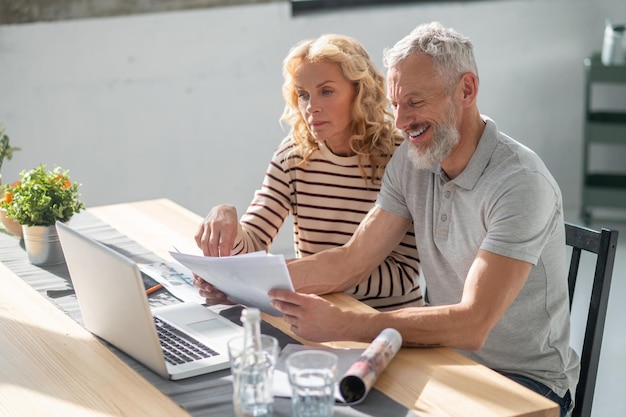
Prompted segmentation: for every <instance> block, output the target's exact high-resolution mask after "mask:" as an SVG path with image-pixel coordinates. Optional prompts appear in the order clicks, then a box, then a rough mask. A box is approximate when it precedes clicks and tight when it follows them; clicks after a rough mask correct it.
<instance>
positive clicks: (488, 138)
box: [434, 115, 498, 190]
mask: <svg viewBox="0 0 626 417" xmlns="http://www.w3.org/2000/svg"><path fill="white" fill-rule="evenodd" d="M481 117H482V118H483V120H484V121H485V130H484V131H483V134H482V136H481V137H480V139H479V141H478V146H477V147H476V150H475V151H474V154H473V155H472V157H471V159H470V161H469V162H468V164H467V166H466V167H465V169H464V170H463V172H461V174H460V175H459V176H458V177H456V178H455V179H454V180H452V182H453V183H455V184H456V185H458V186H459V187H462V188H465V189H467V190H471V189H473V188H474V186H475V185H476V183H477V182H478V180H479V179H480V176H481V175H482V173H483V172H484V171H485V169H486V168H487V165H488V164H489V161H490V160H491V156H492V155H493V152H494V151H495V149H496V145H497V144H498V128H497V126H496V123H495V122H494V121H493V120H491V119H490V118H489V117H487V116H484V115H481ZM434 173H435V174H437V175H439V176H441V177H442V178H443V179H444V180H445V181H449V179H448V176H447V175H446V174H445V172H444V171H443V169H441V165H440V164H437V167H436V168H435V169H434Z"/></svg>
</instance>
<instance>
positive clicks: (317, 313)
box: [268, 289, 352, 342]
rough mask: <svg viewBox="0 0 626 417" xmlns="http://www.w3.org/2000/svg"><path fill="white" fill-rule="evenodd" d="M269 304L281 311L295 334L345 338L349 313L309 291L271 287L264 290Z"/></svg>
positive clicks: (321, 338)
mask: <svg viewBox="0 0 626 417" xmlns="http://www.w3.org/2000/svg"><path fill="white" fill-rule="evenodd" d="M268 295H269V296H270V298H271V299H272V306H273V307H274V308H276V309H277V310H279V311H280V312H281V313H283V314H284V316H283V320H285V322H287V324H290V325H291V331H292V332H294V333H295V334H296V335H298V336H300V337H303V338H305V339H307V340H310V341H313V342H326V341H330V340H333V341H336V340H349V336H348V334H347V332H346V329H347V328H348V327H350V320H351V317H352V316H351V314H349V312H345V311H342V310H341V309H340V308H339V307H337V306H335V305H334V304H332V303H330V302H328V301H326V300H325V299H323V298H321V297H319V296H317V295H311V294H301V293H296V292H292V291H289V290H280V289H273V290H270V291H269V292H268Z"/></svg>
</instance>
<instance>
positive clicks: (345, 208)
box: [233, 138, 424, 310]
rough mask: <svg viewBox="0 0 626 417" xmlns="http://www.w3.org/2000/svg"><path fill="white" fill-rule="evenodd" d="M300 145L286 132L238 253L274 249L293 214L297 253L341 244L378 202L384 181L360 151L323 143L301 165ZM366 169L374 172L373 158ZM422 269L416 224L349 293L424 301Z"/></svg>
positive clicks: (380, 302)
mask: <svg viewBox="0 0 626 417" xmlns="http://www.w3.org/2000/svg"><path fill="white" fill-rule="evenodd" d="M399 144H400V143H398V144H397V146H399ZM294 146H295V144H294V142H293V140H292V139H290V138H286V139H285V140H283V141H282V143H281V144H280V146H279V147H278V148H277V150H276V151H275V153H274V156H273V158H272V161H271V162H270V164H269V166H268V168H267V172H266V174H265V179H264V181H263V185H262V187H261V189H260V190H258V191H257V192H256V193H255V196H254V199H253V200H252V203H251V204H250V207H248V210H247V211H246V213H245V214H244V215H243V216H242V217H241V219H240V223H241V226H242V228H243V234H241V233H240V234H239V235H238V236H237V239H236V240H235V244H234V247H233V254H241V253H248V252H253V251H258V250H264V251H268V250H269V247H270V245H271V244H272V241H273V240H274V238H275V237H276V235H277V234H278V230H279V229H280V227H281V226H282V224H283V222H284V221H285V219H286V218H287V216H288V215H289V214H292V215H293V228H294V230H293V232H294V247H295V253H296V257H304V256H308V255H312V254H315V253H317V252H320V251H322V250H325V249H329V248H333V247H337V246H341V245H343V244H344V243H346V242H347V241H348V240H349V239H350V237H351V236H352V234H353V233H354V231H355V230H356V228H357V226H358V225H359V223H360V222H361V220H362V219H363V218H364V217H365V215H366V214H367V213H368V211H369V210H370V209H371V208H372V207H373V206H374V203H375V201H376V197H377V195H378V191H379V190H380V185H379V184H375V185H372V184H371V183H369V182H368V184H367V185H366V183H365V180H364V179H363V177H362V175H361V171H360V170H359V167H358V159H357V156H350V157H341V156H337V155H335V154H333V153H332V152H330V151H329V149H328V148H326V147H325V146H324V145H323V144H322V145H321V149H320V150H319V151H316V152H315V153H314V154H313V155H312V156H311V157H310V158H309V162H308V163H307V164H304V165H300V166H297V164H298V163H299V162H300V161H301V160H302V158H301V157H300V156H299V155H296V154H294V153H293V152H290V151H291V150H292V149H293V147H294ZM365 172H366V173H367V174H368V175H369V174H370V171H369V164H366V166H365ZM419 272H420V270H419V259H418V254H417V249H416V247H415V235H414V233H413V228H411V229H410V230H409V231H408V232H407V234H406V235H405V237H404V239H403V240H402V242H400V244H399V245H398V246H397V247H396V248H395V250H394V251H393V252H391V253H390V254H389V256H387V258H386V259H385V261H384V262H383V263H382V264H380V265H379V266H378V268H376V269H375V270H374V271H372V273H371V275H370V276H369V277H368V278H367V279H366V280H364V281H363V282H361V283H360V284H359V285H357V286H356V287H355V288H352V289H350V290H347V291H346V293H347V294H350V295H352V296H353V297H355V298H356V299H358V300H361V301H362V302H364V303H366V304H368V305H370V306H372V307H374V308H377V309H379V310H392V309H397V308H401V307H407V306H422V305H423V304H424V302H423V298H422V293H421V290H420V287H419Z"/></svg>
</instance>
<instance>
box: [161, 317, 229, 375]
mask: <svg viewBox="0 0 626 417" xmlns="http://www.w3.org/2000/svg"><path fill="white" fill-rule="evenodd" d="M154 324H155V326H156V329H157V334H158V335H159V342H160V343H161V348H162V349H163V355H164V356H165V360H166V361H167V362H169V363H171V364H173V365H180V364H182V363H186V362H192V361H195V360H199V359H204V358H208V357H211V356H217V355H219V353H217V352H216V351H214V350H213V349H211V348H210V347H208V346H207V345H205V344H203V343H202V342H200V341H198V340H196V339H194V338H193V337H191V336H189V335H186V334H184V333H182V332H180V331H179V330H178V329H176V328H175V327H173V326H171V325H169V324H167V323H166V322H164V321H163V320H161V319H160V318H158V317H154Z"/></svg>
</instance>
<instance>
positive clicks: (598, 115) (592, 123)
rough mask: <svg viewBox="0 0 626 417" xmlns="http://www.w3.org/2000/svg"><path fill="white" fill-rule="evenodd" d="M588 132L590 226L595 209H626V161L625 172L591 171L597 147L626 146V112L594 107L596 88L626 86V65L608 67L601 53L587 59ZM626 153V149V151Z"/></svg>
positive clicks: (584, 211) (586, 215)
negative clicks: (591, 162) (602, 59)
mask: <svg viewBox="0 0 626 417" xmlns="http://www.w3.org/2000/svg"><path fill="white" fill-rule="evenodd" d="M584 65H585V119H584V120H585V131H584V138H583V190H582V203H581V213H580V214H581V219H582V221H583V222H584V223H585V224H589V223H590V222H591V218H592V208H594V207H596V208H597V207H607V208H626V161H624V163H623V164H622V166H621V167H619V168H620V170H621V169H622V168H623V172H622V171H620V172H617V173H615V172H602V171H597V172H596V171H593V172H592V171H590V166H589V165H590V164H589V160H590V155H591V149H592V147H593V145H594V144H595V145H598V144H604V145H610V146H626V109H619V110H617V111H613V110H611V111H607V110H595V109H593V107H592V93H593V86H594V84H596V83H598V84H600V83H602V84H612V85H615V84H623V85H624V86H626V65H604V64H602V61H601V59H600V54H599V53H594V54H592V55H591V56H590V57H588V58H585V60H584ZM625 149H626V148H625Z"/></svg>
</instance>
